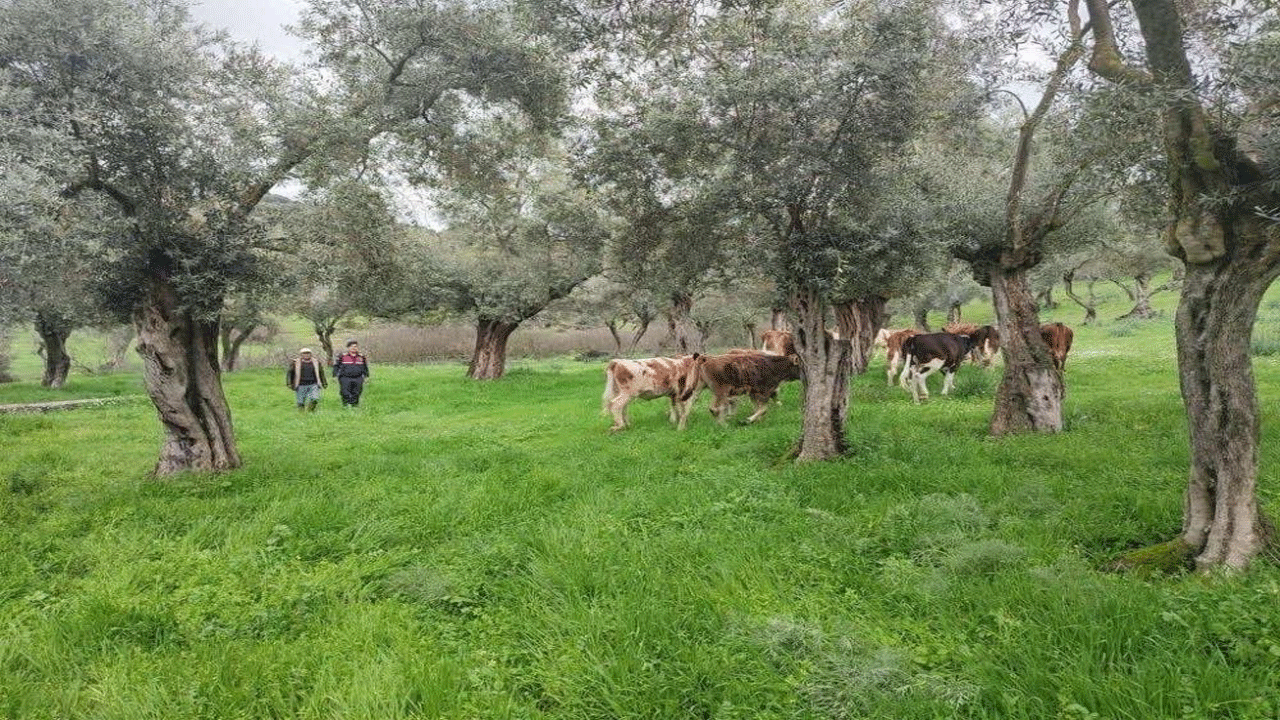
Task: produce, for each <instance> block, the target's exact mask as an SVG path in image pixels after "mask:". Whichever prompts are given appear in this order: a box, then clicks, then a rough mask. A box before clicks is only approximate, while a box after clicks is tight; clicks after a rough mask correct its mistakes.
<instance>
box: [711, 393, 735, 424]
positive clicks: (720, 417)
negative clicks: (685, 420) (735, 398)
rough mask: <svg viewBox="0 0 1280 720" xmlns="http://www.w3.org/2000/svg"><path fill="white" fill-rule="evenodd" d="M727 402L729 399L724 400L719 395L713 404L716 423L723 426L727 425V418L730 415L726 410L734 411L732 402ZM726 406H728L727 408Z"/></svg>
mask: <svg viewBox="0 0 1280 720" xmlns="http://www.w3.org/2000/svg"><path fill="white" fill-rule="evenodd" d="M726 400H728V398H722V397H720V396H719V395H717V396H716V398H715V401H714V402H712V403H711V414H712V415H713V416H715V419H716V422H718V423H720V424H721V425H724V424H725V417H726V416H727V415H729V413H728V412H726V410H732V408H733V403H732V401H729V402H726ZM726 405H727V406H728V407H727V408H726Z"/></svg>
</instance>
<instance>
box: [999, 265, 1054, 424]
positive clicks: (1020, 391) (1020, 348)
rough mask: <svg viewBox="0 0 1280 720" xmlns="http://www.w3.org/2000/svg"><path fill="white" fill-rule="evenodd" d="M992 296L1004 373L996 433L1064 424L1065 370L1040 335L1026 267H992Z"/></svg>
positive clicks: (1001, 382)
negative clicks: (1063, 372) (1055, 365)
mask: <svg viewBox="0 0 1280 720" xmlns="http://www.w3.org/2000/svg"><path fill="white" fill-rule="evenodd" d="M989 277H990V280H991V297H992V300H993V301H994V303H995V309H996V318H997V319H998V321H999V323H1000V351H1001V353H1003V355H1004V377H1003V378H1001V381H1000V388H999V389H998V390H997V391H996V402H995V411H994V413H993V414H992V416H991V425H990V432H991V434H992V435H997V436H998V435H1007V434H1010V433H1020V432H1059V431H1061V430H1062V401H1063V398H1064V395H1065V387H1064V385H1063V382H1062V373H1061V372H1060V371H1059V370H1058V369H1057V368H1055V367H1054V365H1053V357H1052V356H1051V355H1050V353H1049V346H1048V345H1046V344H1045V342H1044V338H1042V337H1041V336H1040V318H1039V316H1038V315H1037V313H1036V303H1035V300H1034V298H1033V297H1032V295H1031V287H1030V285H1029V284H1028V283H1027V274H1026V270H1024V269H1021V268H1019V269H1012V270H1011V269H1006V268H1002V267H994V268H991V269H990V275H989Z"/></svg>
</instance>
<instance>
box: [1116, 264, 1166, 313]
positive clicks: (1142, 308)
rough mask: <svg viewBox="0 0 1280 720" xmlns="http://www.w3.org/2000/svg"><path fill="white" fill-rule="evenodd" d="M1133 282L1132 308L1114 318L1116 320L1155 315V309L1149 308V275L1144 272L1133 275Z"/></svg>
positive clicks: (1150, 293)
mask: <svg viewBox="0 0 1280 720" xmlns="http://www.w3.org/2000/svg"><path fill="white" fill-rule="evenodd" d="M1133 282H1134V303H1133V309H1132V310H1130V311H1129V312H1127V313H1125V314H1123V315H1121V316H1120V317H1118V318H1116V319H1117V320H1127V319H1128V318H1131V317H1136V318H1138V319H1140V320H1150V319H1151V318H1153V317H1155V316H1156V311H1155V310H1153V309H1151V295H1152V294H1153V293H1152V292H1151V276H1150V275H1147V274H1145V273H1143V274H1138V275H1134V276H1133Z"/></svg>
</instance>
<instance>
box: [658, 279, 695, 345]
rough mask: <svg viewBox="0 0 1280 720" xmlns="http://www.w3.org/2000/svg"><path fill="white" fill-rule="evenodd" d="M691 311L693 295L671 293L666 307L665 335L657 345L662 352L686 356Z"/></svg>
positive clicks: (681, 292)
mask: <svg viewBox="0 0 1280 720" xmlns="http://www.w3.org/2000/svg"><path fill="white" fill-rule="evenodd" d="M692 310H693V295H692V294H690V293H687V292H683V291H680V292H673V293H671V305H670V306H668V307H667V309H666V311H665V314H666V316H667V335H666V337H664V338H662V340H661V341H660V342H659V343H658V347H659V348H661V349H662V350H663V351H664V352H679V353H680V354H682V355H683V354H687V353H688V352H689V350H690V348H691V347H692V345H691V344H690V343H689V324H690V321H689V314H690V312H691V311H692Z"/></svg>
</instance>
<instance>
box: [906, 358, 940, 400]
mask: <svg viewBox="0 0 1280 720" xmlns="http://www.w3.org/2000/svg"><path fill="white" fill-rule="evenodd" d="M940 367H942V361H941V360H937V359H934V360H930V361H929V362H927V363H924V364H922V365H916V366H915V368H914V370H913V372H912V375H913V376H914V377H915V382H914V383H913V384H912V385H911V388H912V392H911V398H912V399H913V400H915V401H916V402H920V400H921V398H923V399H925V400H928V399H929V384H928V382H926V381H927V380H928V379H929V375H931V374H932V373H933V372H934V371H935V370H937V369H938V368H940Z"/></svg>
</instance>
